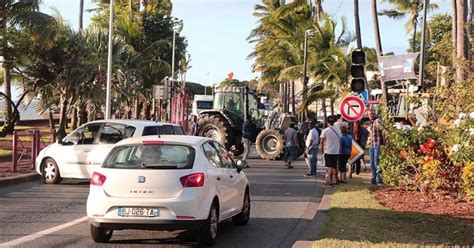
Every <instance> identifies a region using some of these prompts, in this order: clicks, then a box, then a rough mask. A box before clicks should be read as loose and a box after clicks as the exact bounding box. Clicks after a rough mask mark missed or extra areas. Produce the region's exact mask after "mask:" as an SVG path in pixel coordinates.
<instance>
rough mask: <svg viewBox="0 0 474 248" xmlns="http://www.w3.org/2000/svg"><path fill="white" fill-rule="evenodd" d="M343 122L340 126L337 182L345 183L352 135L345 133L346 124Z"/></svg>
mask: <svg viewBox="0 0 474 248" xmlns="http://www.w3.org/2000/svg"><path fill="white" fill-rule="evenodd" d="M346 124H347V123H346ZM346 124H343V125H342V126H341V133H342V136H341V139H340V142H339V143H340V144H341V147H340V148H339V161H338V163H339V182H341V183H346V172H347V161H348V160H349V157H350V156H351V150H352V137H351V136H350V135H348V134H347V125H346Z"/></svg>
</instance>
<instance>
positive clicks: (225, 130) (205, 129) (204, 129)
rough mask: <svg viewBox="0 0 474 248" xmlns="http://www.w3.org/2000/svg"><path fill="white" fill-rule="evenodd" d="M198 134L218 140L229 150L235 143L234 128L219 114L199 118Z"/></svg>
mask: <svg viewBox="0 0 474 248" xmlns="http://www.w3.org/2000/svg"><path fill="white" fill-rule="evenodd" d="M198 125H199V131H198V135H199V136H203V137H208V138H211V139H214V140H216V141H217V142H219V143H220V144H221V145H223V146H224V147H225V148H226V149H227V150H229V149H230V148H231V147H232V146H233V145H234V139H233V135H232V128H231V127H230V125H229V123H228V122H227V120H226V119H224V118H222V117H221V116H218V115H206V116H204V117H201V118H199V121H198Z"/></svg>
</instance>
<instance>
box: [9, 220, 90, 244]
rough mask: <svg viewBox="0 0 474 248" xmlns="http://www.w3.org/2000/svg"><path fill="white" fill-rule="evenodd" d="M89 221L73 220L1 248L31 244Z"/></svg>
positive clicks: (13, 241)
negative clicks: (33, 241)
mask: <svg viewBox="0 0 474 248" xmlns="http://www.w3.org/2000/svg"><path fill="white" fill-rule="evenodd" d="M87 219H88V217H87V216H84V217H81V218H79V219H76V220H73V221H71V222H68V223H64V224H62V225H59V226H55V227H52V228H49V229H46V230H43V231H40V232H37V233H33V234H30V235H28V236H24V237H21V238H18V239H14V240H11V241H8V242H5V243H1V244H0V247H14V246H19V245H21V244H24V243H26V242H30V241H32V240H35V239H39V238H41V237H44V236H46V235H49V234H52V233H55V232H57V231H60V230H63V229H65V228H68V227H70V226H74V225H76V224H79V223H81V222H84V221H86V220H87Z"/></svg>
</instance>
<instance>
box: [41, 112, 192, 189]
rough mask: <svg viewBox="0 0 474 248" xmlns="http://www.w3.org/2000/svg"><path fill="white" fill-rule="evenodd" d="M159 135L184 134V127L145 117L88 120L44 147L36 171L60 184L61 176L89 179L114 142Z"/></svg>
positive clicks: (47, 179)
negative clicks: (149, 119)
mask: <svg viewBox="0 0 474 248" xmlns="http://www.w3.org/2000/svg"><path fill="white" fill-rule="evenodd" d="M158 134H177V135H182V134H183V129H182V128H181V127H180V126H178V125H175V124H169V123H160V122H154V121H143V120H100V121H93V122H89V123H86V124H84V125H82V126H80V127H79V128H77V129H76V130H74V131H73V132H72V133H70V134H69V135H68V136H66V137H65V138H64V139H63V140H61V141H60V142H56V143H54V144H51V145H49V146H47V147H45V148H44V149H43V150H41V152H40V153H39V154H38V157H37V158H36V162H35V166H36V171H37V172H38V174H40V175H42V176H43V181H44V182H45V183H59V182H60V181H61V179H62V178H76V179H90V176H91V174H92V171H93V170H94V168H98V167H100V166H101V165H102V162H103V161H104V159H105V157H106V156H107V154H108V153H109V151H110V149H112V147H113V145H114V144H115V143H117V142H119V141H121V140H123V139H126V138H130V137H141V136H149V135H152V136H156V135H158Z"/></svg>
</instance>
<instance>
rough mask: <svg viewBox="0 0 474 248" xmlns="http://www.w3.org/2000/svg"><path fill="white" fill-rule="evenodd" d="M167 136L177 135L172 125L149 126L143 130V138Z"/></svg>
mask: <svg viewBox="0 0 474 248" xmlns="http://www.w3.org/2000/svg"><path fill="white" fill-rule="evenodd" d="M158 134H161V135H167V134H176V133H175V130H174V129H173V126H172V125H163V126H148V127H145V128H144V129H143V135H142V136H150V135H158Z"/></svg>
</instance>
